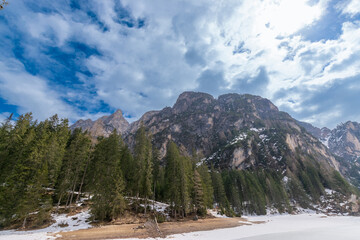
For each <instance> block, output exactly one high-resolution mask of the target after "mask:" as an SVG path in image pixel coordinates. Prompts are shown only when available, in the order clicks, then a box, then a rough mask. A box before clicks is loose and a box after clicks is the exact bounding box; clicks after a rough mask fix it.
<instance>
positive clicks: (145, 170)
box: [134, 125, 153, 214]
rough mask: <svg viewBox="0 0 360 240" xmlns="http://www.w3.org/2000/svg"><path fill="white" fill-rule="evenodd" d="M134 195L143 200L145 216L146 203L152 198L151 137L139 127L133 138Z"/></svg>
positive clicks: (143, 128)
mask: <svg viewBox="0 0 360 240" xmlns="http://www.w3.org/2000/svg"><path fill="white" fill-rule="evenodd" d="M134 152H135V156H134V159H135V164H136V165H135V166H136V167H135V169H136V172H135V185H134V186H135V193H136V196H137V197H139V196H140V197H143V198H145V214H146V209H147V201H148V199H149V198H150V197H152V178H153V176H152V144H151V137H150V136H149V134H148V133H146V131H145V127H144V125H141V126H140V128H139V130H138V131H137V132H136V136H135V149H134Z"/></svg>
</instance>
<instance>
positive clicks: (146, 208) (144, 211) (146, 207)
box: [144, 197, 147, 216]
mask: <svg viewBox="0 0 360 240" xmlns="http://www.w3.org/2000/svg"><path fill="white" fill-rule="evenodd" d="M146 209H147V197H145V211H144V216H146Z"/></svg>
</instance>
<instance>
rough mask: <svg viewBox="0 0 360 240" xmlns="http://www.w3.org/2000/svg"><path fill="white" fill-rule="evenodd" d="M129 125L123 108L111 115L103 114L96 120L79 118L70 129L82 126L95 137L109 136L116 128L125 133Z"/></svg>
mask: <svg viewBox="0 0 360 240" xmlns="http://www.w3.org/2000/svg"><path fill="white" fill-rule="evenodd" d="M128 127H129V123H128V121H126V119H125V118H124V117H123V114H122V112H121V110H117V111H116V112H115V113H113V114H111V115H110V116H103V117H101V118H99V119H97V120H96V121H92V120H90V119H87V120H78V121H77V122H76V123H74V124H73V125H72V126H71V127H70V129H71V130H73V129H75V128H82V130H83V131H88V132H89V133H90V135H91V136H93V137H98V136H104V137H108V136H109V135H110V133H111V132H112V131H114V129H116V131H117V132H118V133H121V134H124V133H125V131H126V130H127V129H128Z"/></svg>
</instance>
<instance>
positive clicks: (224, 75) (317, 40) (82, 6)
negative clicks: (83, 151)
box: [0, 0, 360, 128]
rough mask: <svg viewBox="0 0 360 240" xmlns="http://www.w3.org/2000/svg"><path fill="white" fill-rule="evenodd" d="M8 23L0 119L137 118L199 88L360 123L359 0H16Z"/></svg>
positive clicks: (5, 17)
mask: <svg viewBox="0 0 360 240" xmlns="http://www.w3.org/2000/svg"><path fill="white" fill-rule="evenodd" d="M0 31H1V34H0V43H1V44H0V120H1V119H4V118H6V117H7V116H8V115H9V114H10V113H11V112H14V113H15V114H23V113H25V112H30V111H31V112H33V114H34V116H35V118H38V119H40V120H43V119H45V118H48V117H49V116H51V115H53V114H55V113H57V114H59V115H60V116H61V117H66V118H69V119H70V121H71V122H73V121H75V120H77V119H80V118H83V119H84V118H91V119H96V118H98V117H99V116H101V115H104V114H109V113H112V112H114V111H115V110H116V109H118V108H120V109H122V110H123V112H124V115H125V116H126V117H127V118H128V120H129V121H133V120H136V119H138V118H139V117H141V115H142V114H143V113H145V112H146V111H149V110H154V109H162V108H164V107H166V106H172V105H173V104H174V102H175V101H176V99H177V97H178V95H179V94H180V93H182V92H183V91H188V90H192V91H203V92H208V93H210V94H212V95H214V96H215V97H217V96H218V95H220V94H224V93H230V92H236V93H240V94H242V93H250V94H256V95H260V96H262V97H266V98H268V99H270V100H271V101H273V102H274V103H275V104H276V105H277V106H278V107H279V108H280V110H283V111H287V112H289V113H290V114H291V115H292V116H293V117H295V118H297V119H299V120H303V121H307V122H310V123H312V124H314V125H316V126H319V127H322V126H328V127H331V128H332V127H335V126H336V125H337V124H338V123H340V122H345V121H347V120H353V121H359V122H360V108H359V107H358V106H360V1H358V0H344V1H334V0H296V1H294V0H263V1H261V0H244V1H238V0H227V1H218V0H198V1H193V0H182V1H177V0H174V1H166V0H151V1H148V0H136V1H133V0H104V1H95V0H89V1H85V0H79V1H75V0H60V1H45V0H34V1H33V0H26V1H20V0H9V5H7V6H6V8H5V9H4V10H2V11H0Z"/></svg>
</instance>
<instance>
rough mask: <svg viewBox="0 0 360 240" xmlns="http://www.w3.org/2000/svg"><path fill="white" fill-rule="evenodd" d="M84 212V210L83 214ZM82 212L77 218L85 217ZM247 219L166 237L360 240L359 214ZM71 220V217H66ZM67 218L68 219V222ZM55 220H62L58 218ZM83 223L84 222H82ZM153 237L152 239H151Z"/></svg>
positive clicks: (6, 238) (18, 236)
mask: <svg viewBox="0 0 360 240" xmlns="http://www.w3.org/2000/svg"><path fill="white" fill-rule="evenodd" d="M86 214H87V213H86ZM85 217H87V216H86V215H84V216H80V215H79V219H81V220H85ZM247 219H248V220H249V221H264V223H262V224H252V225H246V226H240V227H235V228H227V229H217V230H212V231H203V232H193V233H184V234H176V235H172V236H168V237H167V238H166V239H172V240H285V239H286V240H304V239H306V240H315V239H316V240H340V239H341V240H355V239H356V240H358V239H360V217H348V216H334V217H328V216H325V215H318V214H300V215H270V216H255V217H254V216H250V217H247ZM70 220H71V219H70ZM70 220H69V221H70ZM59 221H64V220H60V219H59ZM82 222H84V221H82ZM87 227H89V225H87V224H86V223H83V224H75V223H71V221H70V222H69V227H68V228H67V229H61V230H67V231H69V230H75V229H81V228H87ZM59 230H60V229H59V228H56V227H49V228H46V229H43V230H37V231H28V232H26V231H25V232H15V231H2V232H1V231H0V240H12V239H14V240H23V239H24V240H30V239H31V240H35V239H36V240H44V239H53V238H51V237H49V236H47V232H57V231H59ZM151 239H153V238H151ZM149 240H150V239H149Z"/></svg>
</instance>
